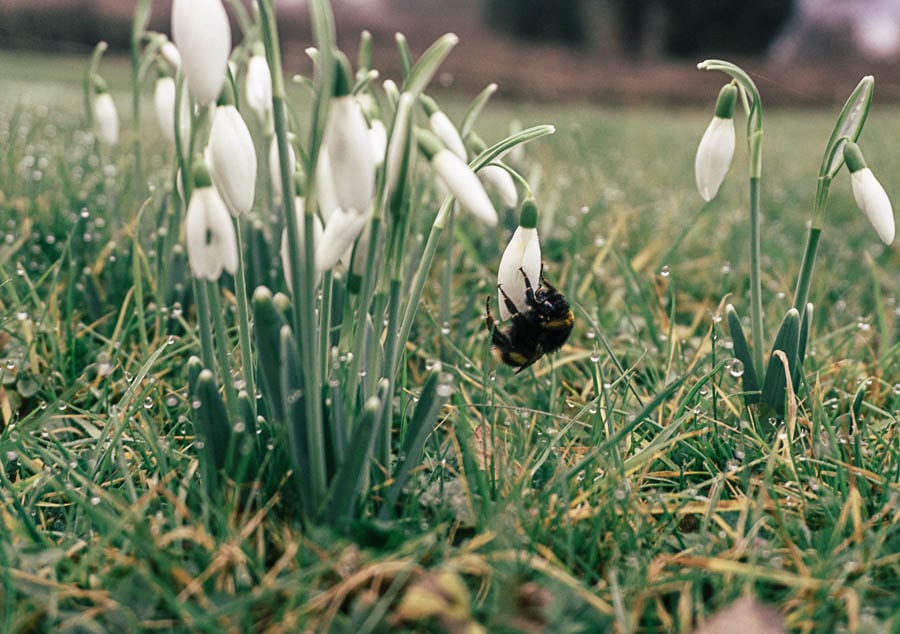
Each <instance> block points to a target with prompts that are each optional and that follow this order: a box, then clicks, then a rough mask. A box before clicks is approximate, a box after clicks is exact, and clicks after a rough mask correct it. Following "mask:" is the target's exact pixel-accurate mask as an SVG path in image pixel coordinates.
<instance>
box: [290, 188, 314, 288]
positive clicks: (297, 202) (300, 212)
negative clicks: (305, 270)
mask: <svg viewBox="0 0 900 634" xmlns="http://www.w3.org/2000/svg"><path fill="white" fill-rule="evenodd" d="M305 209H306V205H305V202H304V199H303V197H302V196H297V197H295V198H294V213H295V214H296V216H297V227H298V229H299V231H300V248H301V251H300V253H301V255H300V259H301V261H302V260H303V257H304V256H303V251H302V249H303V247H304V246H305V245H306V239H305V237H304V236H305V234H306V220H305V216H306V214H305V212H304V210H305ZM320 244H322V221H321V220H319V217H318V216H315V215H314V216H313V249H314V251H315V250H318V245H320ZM281 266H282V269H283V270H284V279H285V280H286V281H287V286H288V288H289V289H290V288H293V282H292V279H293V275H292V273H291V272H292V271H293V269H292V268H291V252H290V240H288V234H287V227H285V228H284V230H283V231H282V232H281Z"/></svg>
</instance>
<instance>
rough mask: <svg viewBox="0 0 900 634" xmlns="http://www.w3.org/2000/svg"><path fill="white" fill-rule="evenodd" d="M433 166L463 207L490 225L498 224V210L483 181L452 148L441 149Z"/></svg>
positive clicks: (433, 160) (433, 157) (432, 163)
mask: <svg viewBox="0 0 900 634" xmlns="http://www.w3.org/2000/svg"><path fill="white" fill-rule="evenodd" d="M431 166H432V167H433V168H434V171H436V172H437V173H438V175H439V176H440V177H441V179H442V180H443V181H444V184H445V185H446V186H447V189H449V190H450V193H451V194H453V195H454V196H456V200H458V201H459V204H460V205H462V207H463V209H465V210H466V211H468V212H469V213H471V214H472V215H473V216H475V217H476V218H478V219H479V220H481V221H482V222H484V223H485V224H487V225H488V226H491V227H494V226H496V225H497V210H496V209H494V205H493V204H491V199H490V198H488V195H487V193H486V192H485V191H484V187H483V186H482V184H481V181H480V180H478V177H477V176H476V175H475V172H473V171H472V168H470V167H469V166H468V164H466V162H465V161H463V160H462V159H461V158H459V157H458V156H457V155H456V154H454V153H453V152H451V151H450V150H447V149H441V150H440V151H438V152H437V153H436V154H435V155H434V156H432V157H431Z"/></svg>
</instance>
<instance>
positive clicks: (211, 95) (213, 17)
mask: <svg viewBox="0 0 900 634" xmlns="http://www.w3.org/2000/svg"><path fill="white" fill-rule="evenodd" d="M172 39H173V40H174V41H175V45H176V46H177V47H178V52H179V53H180V54H181V63H182V67H183V68H184V76H185V78H186V79H187V83H188V86H189V87H190V90H191V94H192V95H194V98H195V99H196V100H197V101H198V102H199V103H200V104H202V105H206V104H210V103H213V102H215V101H216V99H218V98H219V93H221V92H222V86H223V85H224V84H225V69H226V67H227V66H228V56H229V55H230V54H231V25H230V24H229V22H228V15H227V14H226V13H225V7H223V6H222V1H221V0H173V2H172Z"/></svg>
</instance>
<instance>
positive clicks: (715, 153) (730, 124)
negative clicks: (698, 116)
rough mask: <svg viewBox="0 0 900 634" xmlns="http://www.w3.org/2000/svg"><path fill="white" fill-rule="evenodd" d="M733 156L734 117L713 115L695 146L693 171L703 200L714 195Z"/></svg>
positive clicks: (707, 199)
mask: <svg viewBox="0 0 900 634" xmlns="http://www.w3.org/2000/svg"><path fill="white" fill-rule="evenodd" d="M733 156H734V119H733V118H731V119H723V118H721V117H713V119H712V121H710V122H709V126H708V127H707V128H706V132H704V133H703V138H702V139H700V145H699V146H697V158H696V159H695V160H694V171H695V173H696V177H697V189H698V190H699V191H700V195H701V196H703V200H705V201H707V202H709V201H710V200H712V199H713V198H715V197H716V194H717V193H718V191H719V187H720V186H721V185H722V181H724V180H725V174H727V173H728V168H729V167H730V166H731V159H732V157H733Z"/></svg>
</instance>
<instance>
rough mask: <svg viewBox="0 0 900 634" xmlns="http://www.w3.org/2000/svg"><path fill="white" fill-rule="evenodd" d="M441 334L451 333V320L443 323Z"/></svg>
mask: <svg viewBox="0 0 900 634" xmlns="http://www.w3.org/2000/svg"><path fill="white" fill-rule="evenodd" d="M441 334H442V335H444V336H445V337H446V336H447V335H449V334H450V322H449V321H445V322H444V323H443V324H441Z"/></svg>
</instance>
